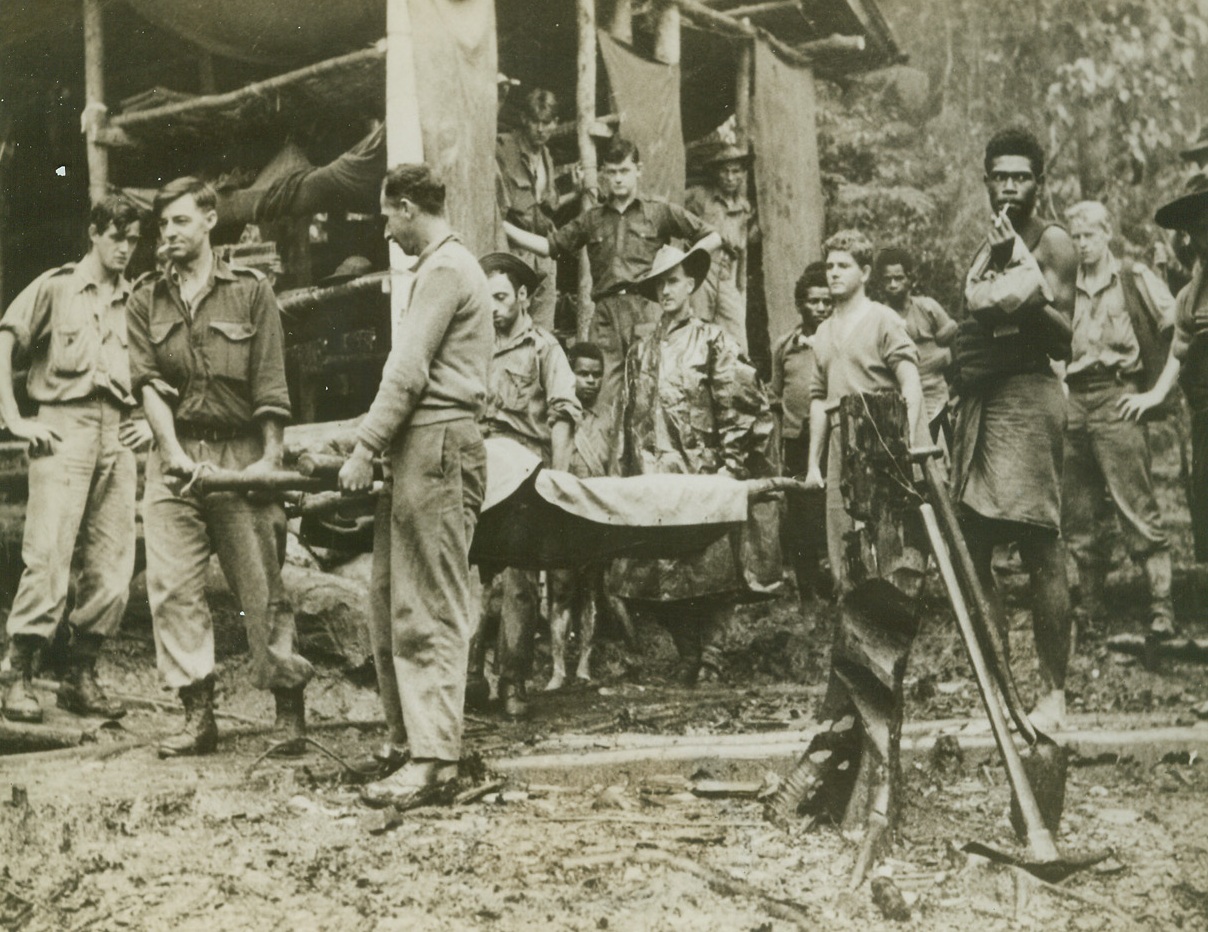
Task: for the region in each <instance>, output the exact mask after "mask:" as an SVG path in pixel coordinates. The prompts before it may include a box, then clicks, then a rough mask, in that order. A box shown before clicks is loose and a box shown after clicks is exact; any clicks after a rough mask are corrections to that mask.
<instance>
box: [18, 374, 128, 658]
mask: <svg viewBox="0 0 1208 932" xmlns="http://www.w3.org/2000/svg"><path fill="white" fill-rule="evenodd" d="M124 416H125V414H124V411H123V409H122V408H121V407H119V406H118V405H117V404H115V403H114V402H112V401H108V400H106V399H99V398H94V399H91V400H89V401H73V402H66V403H63V404H53V405H42V407H41V409H40V410H39V411H38V415H37V420H38V422H39V423H41V424H45V425H46V426H47V427H51V428H53V429H54V430H55V432H56V433H58V435H59V436H60V437H61V438H62V440H61V441H60V442H59V443H58V444H56V446H55V451H54V453H52V454H50V455H49V456H38V457H34V458H33V459H31V460H30V462H29V499H28V502H27V504H26V510H25V536H24V539H23V541H22V544H21V558H22V559H23V560H24V562H25V570H24V572H23V573H22V574H21V581H20V583H19V584H18V586H17V594H16V596H15V598H14V599H13V608H12V611H11V612H10V613H9V616H8V633H9V636H10V637H11V636H13V635H26V636H30V635H32V636H35V637H41V638H46V639H49V638H51V637H52V636H53V635H54V633H55V628H57V627H58V625H59V622H60V621H61V620H62V618H63V612H64V610H65V609H66V607H67V592H68V588H69V586H70V581H71V569H72V556H73V554H74V553H75V551H76V546H77V543H78V545H79V562H78V564H77V566H78V568H79V575H78V577H77V580H76V600H75V605H74V607H73V608H72V610H71V616H70V618H69V619H68V622H69V623H70V624H71V625H72V627H73V628H75V629H76V630H77V631H78V632H81V633H87V634H93V635H97V636H98V637H106V636H108V635H110V634H112V633H113V632H115V631H116V630H117V628H118V625H119V624H120V623H121V620H122V613H123V612H124V611H125V610H126V599H127V596H128V595H129V592H130V577H131V575H132V574H133V572H134V517H135V504H134V499H135V488H136V485H137V481H138V480H137V474H136V467H135V462H134V454H133V453H132V452H130V450H128V449H126V447H124V446H122V444H121V441H119V440H118V438H117V431H118V425H119V424H120V423H121V422H122V419H123V418H124Z"/></svg>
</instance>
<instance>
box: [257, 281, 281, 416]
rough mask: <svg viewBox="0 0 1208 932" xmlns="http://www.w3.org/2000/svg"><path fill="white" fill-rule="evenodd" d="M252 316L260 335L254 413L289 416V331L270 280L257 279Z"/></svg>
mask: <svg viewBox="0 0 1208 932" xmlns="http://www.w3.org/2000/svg"><path fill="white" fill-rule="evenodd" d="M252 320H253V322H254V323H255V326H256V335H255V336H254V337H253V338H252V351H251V352H252V368H251V372H252V384H251V395H252V398H251V401H252V417H253V419H256V420H259V419H261V418H266V417H277V418H283V419H288V418H289V416H290V404H289V386H288V385H287V384H286V381H285V334H284V331H283V330H282V327H281V311H280V309H279V308H278V307H277V298H276V296H274V294H273V289H272V287H271V286H270V285H269V283H268V282H267V281H259V282H257V287H256V290H255V292H254V294H253V297H252Z"/></svg>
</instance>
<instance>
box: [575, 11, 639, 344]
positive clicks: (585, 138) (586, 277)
mask: <svg viewBox="0 0 1208 932" xmlns="http://www.w3.org/2000/svg"><path fill="white" fill-rule="evenodd" d="M622 5H624V6H626V7H628V5H629V3H628V0H617V7H618V9H619V8H620V7H621V6H622ZM578 9H579V17H578V19H579V49H578V57H579V61H578V83H577V84H576V94H575V111H576V112H575V124H576V128H577V130H578V137H579V165H580V166H581V167H582V169H583V188H584V190H585V191H595V190H596V189H597V185H598V184H599V178H598V177H597V175H596V144H595V142H594V141H593V140H592V138H591V127H592V124H593V123H595V120H596V0H578ZM614 23H615V17H614ZM630 25H631V30H632V20H631V21H630ZM594 206H595V198H594V197H593V196H592V195H590V194H584V196H583V199H582V209H583V211H584V212H586V211H588V210H591V208H593V207H594ZM591 285H592V282H591V266H590V265H589V264H588V261H587V250H586V249H581V250H579V301H578V321H577V328H576V329H577V332H578V336H579V339H580V340H586V339H587V337H588V335H589V334H590V332H591V318H592V313H593V311H594V307H593V305H592V303H591Z"/></svg>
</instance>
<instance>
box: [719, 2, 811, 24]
mask: <svg viewBox="0 0 1208 932" xmlns="http://www.w3.org/2000/svg"><path fill="white" fill-rule="evenodd" d="M791 9H798V10H800V9H801V0H768V2H766V3H751V4H748V5H747V6H735V7H730V9H728V10H726V11H725V14H726V16H732V17H734V19H742V18H743V17H744V16H759V15H761V14H763V13H779V12H781V11H782V10H791Z"/></svg>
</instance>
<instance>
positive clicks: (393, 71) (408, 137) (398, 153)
mask: <svg viewBox="0 0 1208 932" xmlns="http://www.w3.org/2000/svg"><path fill="white" fill-rule="evenodd" d="M414 41H415V35H414V33H413V32H412V29H411V6H410V0H388V2H387V5H386V164H387V165H390V166H394V165H398V164H400V163H402V162H422V161H423V160H424V138H423V131H422V129H421V127H420V121H419V85H418V84H417V82H416V78H415V46H414V44H413V43H414ZM413 264H414V260H413V259H408V258H407V255H406V254H405V253H404V252H403V251H402V249H400V248H399V246H398V245H397V244H396V243H394V242H391V244H390V269H391V271H392V272H393V273H394V278H393V282H392V285H391V288H390V310H391V314H392V318H393V320H394V321H396V322H397V321H398V319H399V316H400V315H401V314H402V312H403V311H405V310H406V309H407V300H408V298H409V297H410V291H411V289H410V288H406V287H400V285H401V284H402V282H403V281H405V279H404V278H402V276H404V275H407V274H409V273H410V269H411V267H412V265H413Z"/></svg>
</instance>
